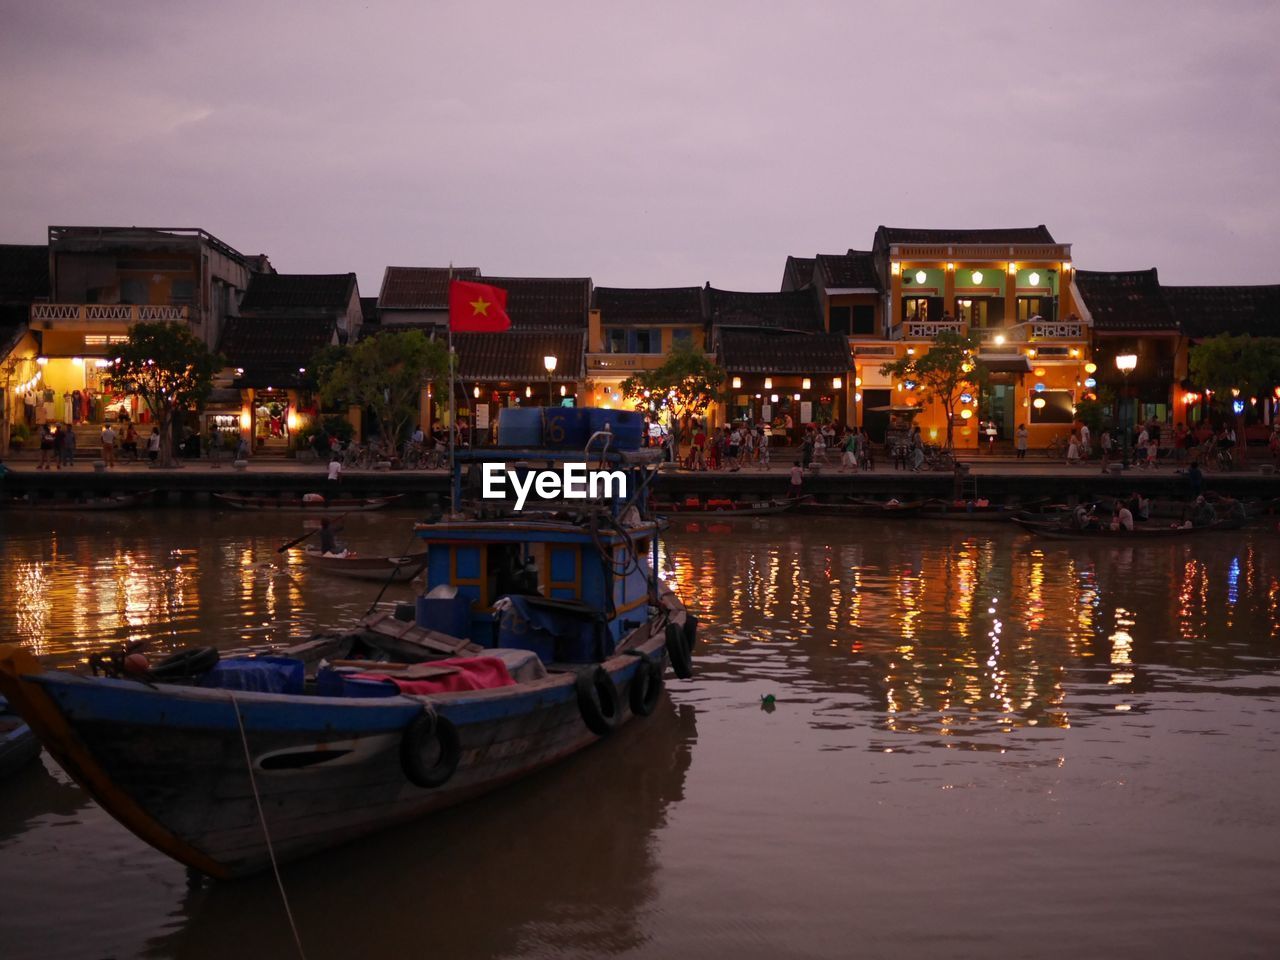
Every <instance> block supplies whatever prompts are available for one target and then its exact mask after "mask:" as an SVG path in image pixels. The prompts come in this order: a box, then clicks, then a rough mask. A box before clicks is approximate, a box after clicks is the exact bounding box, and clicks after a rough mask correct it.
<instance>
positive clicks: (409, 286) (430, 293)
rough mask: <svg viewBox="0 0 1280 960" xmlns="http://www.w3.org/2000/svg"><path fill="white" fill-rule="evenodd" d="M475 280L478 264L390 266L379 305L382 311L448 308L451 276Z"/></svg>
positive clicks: (385, 274) (383, 282) (458, 278)
mask: <svg viewBox="0 0 1280 960" xmlns="http://www.w3.org/2000/svg"><path fill="white" fill-rule="evenodd" d="M450 276H452V277H453V279H455V280H475V279H477V278H478V277H479V276H480V270H479V268H478V267H452V268H451V267H387V270H386V272H385V273H384V274H383V275H382V290H381V292H380V293H379V294H378V306H380V307H381V308H382V309H383V310H448V309H449V277H450Z"/></svg>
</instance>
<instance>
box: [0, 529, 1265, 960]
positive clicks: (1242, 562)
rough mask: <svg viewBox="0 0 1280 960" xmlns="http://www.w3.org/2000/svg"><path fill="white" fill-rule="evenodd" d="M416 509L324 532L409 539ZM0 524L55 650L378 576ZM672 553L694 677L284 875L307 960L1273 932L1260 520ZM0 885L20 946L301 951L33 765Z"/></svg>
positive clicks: (175, 533)
mask: <svg viewBox="0 0 1280 960" xmlns="http://www.w3.org/2000/svg"><path fill="white" fill-rule="evenodd" d="M409 519H410V517H408V516H407V515H405V514H400V515H380V514H366V515H360V516H353V517H350V518H348V521H347V531H346V534H347V537H348V539H349V540H350V541H351V543H352V544H353V545H354V546H356V547H359V548H364V549H368V550H371V551H380V552H389V553H399V552H403V551H404V550H405V549H406V548H407V547H408V546H409V545H410V539H409V535H408V521H409ZM0 522H2V523H3V534H4V540H3V554H4V560H3V566H2V567H0V597H2V598H3V600H2V601H0V641H10V640H18V641H20V642H23V643H27V644H30V645H31V647H32V648H33V649H34V650H36V651H37V652H38V653H40V654H41V655H44V656H46V657H47V658H49V660H50V661H51V662H54V663H73V662H76V661H77V660H79V659H82V658H83V657H85V656H86V655H87V654H88V653H89V652H91V651H94V650H97V649H100V648H102V647H103V646H105V645H107V644H110V643H114V642H117V641H119V640H122V639H131V638H149V639H151V640H153V641H154V643H155V645H156V647H155V648H156V649H158V650H162V649H164V648H165V646H166V645H169V644H172V645H178V646H181V645H184V644H189V643H195V642H201V643H216V644H218V645H221V646H232V645H240V644H242V643H244V642H245V641H253V642H258V641H263V640H279V641H285V640H289V639H294V638H301V637H305V636H307V635H309V634H310V632H311V631H312V630H313V629H314V628H315V627H316V626H317V625H321V624H330V623H337V622H340V621H342V620H344V619H349V618H352V617H355V616H358V615H359V614H360V613H362V612H363V611H364V610H365V609H366V608H367V606H368V605H369V603H370V601H371V599H372V597H373V594H374V593H375V592H376V589H377V588H376V586H375V587H372V588H371V587H370V586H369V585H368V584H361V583H352V582H347V581H343V580H338V579H333V578H331V577H329V576H325V575H322V574H318V573H314V572H312V571H310V570H308V569H306V568H305V567H303V566H302V565H300V563H299V562H298V561H297V559H296V557H290V556H289V555H285V556H284V557H283V558H282V557H281V556H280V555H279V554H277V553H276V550H275V547H276V546H277V545H278V544H279V543H281V542H282V541H284V540H286V539H288V538H290V537H291V536H295V535H297V534H298V533H300V532H301V528H300V526H299V524H300V521H299V520H298V519H296V518H292V519H291V518H284V517H264V516H259V515H245V514H234V513H228V512H204V511H193V512H180V511H178V510H169V511H163V512H157V513H154V514H141V515H131V514H99V515H92V516H76V517H69V516H55V517H50V516H49V515H30V516H24V515H21V514H17V515H15V514H13V513H12V512H10V513H8V514H7V515H5V516H4V517H3V520H2V521H0ZM51 528H52V529H51ZM663 575H664V576H665V577H666V578H667V580H668V581H669V582H670V583H672V584H673V586H675V587H676V589H677V590H678V591H679V592H680V593H681V595H682V596H683V597H684V599H685V600H686V602H687V603H688V604H689V605H690V606H691V607H692V608H693V609H695V610H696V611H697V612H698V613H699V615H700V616H701V618H702V620H703V628H702V632H701V643H700V644H699V649H698V656H697V662H696V666H697V675H696V677H695V679H693V680H691V681H687V682H682V681H675V680H672V681H670V683H669V685H668V690H669V692H670V696H669V698H668V700H667V701H666V702H664V704H663V706H662V708H661V709H659V710H658V711H657V713H655V715H654V716H652V717H650V718H648V719H645V720H640V721H637V722H634V723H632V724H630V725H629V726H628V727H627V728H625V729H624V730H622V731H620V732H619V733H618V734H617V735H615V736H614V737H613V738H611V739H610V741H608V742H606V743H602V744H599V745H597V746H596V747H593V748H591V749H589V750H587V751H585V752H583V753H581V754H579V755H578V756H576V757H574V758H571V759H569V760H567V761H565V762H563V763H561V764H559V765H558V766H556V767H554V768H552V769H550V770H547V771H545V772H543V773H541V774H539V775H537V776H535V777H533V778H530V779H528V780H525V781H522V782H520V783H517V784H515V785H513V786H511V787H508V788H505V789H503V790H501V791H498V792H496V793H493V794H490V795H489V796H487V797H485V798H483V799H481V800H480V801H478V802H476V803H474V804H472V805H470V806H468V807H467V808H466V809H463V810H453V811H449V812H446V813H445V814H443V815H440V816H437V817H436V818H434V819H431V820H428V821H423V822H419V823H416V824H412V825H410V826H407V827H401V828H397V829H395V830H393V831H390V832H386V833H383V834H380V835H377V836H375V837H372V838H370V839H367V840H365V841H363V842H361V843H359V844H356V845H352V846H347V847H344V848H340V849H337V850H333V851H331V852H329V853H326V854H322V855H320V856H318V857H314V858H312V859H310V860H307V861H304V862H300V863H296V864H292V865H289V866H287V867H286V868H285V869H284V871H283V873H284V884H285V887H286V889H287V892H288V895H289V898H290V902H291V905H292V909H293V914H294V917H295V919H296V921H297V925H298V928H299V930H300V933H301V937H302V941H303V946H304V948H305V951H306V955H307V956H308V957H311V958H321V957H356V956H361V957H384V956H397V957H405V956H428V955H429V956H434V957H440V958H449V960H455V958H459V960H467V958H482V957H485V958H487V957H502V958H530V957H557V958H558V957H581V958H593V957H644V958H649V957H652V958H665V957H709V958H720V957H726V958H729V957H731V958H756V957H759V958H769V960H776V958H779V957H788V958H789V957H805V958H817V957H852V956H858V957H892V958H915V957H921V958H925V957H928V958H932V957H941V956H949V957H991V956H1034V957H1064V958H1065V957H1070V958H1073V960H1074V958H1079V957H1096V956H1123V955H1130V956H1161V957H1205V956H1214V957H1245V956H1259V957H1271V956H1274V955H1275V950H1276V945H1277V944H1278V943H1280V909H1278V908H1277V902H1278V899H1280V866H1278V864H1280V826H1278V824H1280V789H1278V788H1280V755H1278V746H1280V540H1278V539H1277V537H1276V534H1275V533H1274V532H1273V531H1269V530H1265V529H1258V530H1246V531H1242V532H1239V533H1232V534H1209V535H1206V536H1203V537H1199V538H1196V539H1193V540H1190V541H1186V542H1169V541H1165V542H1161V543H1150V544H1143V545H1140V546H1137V547H1123V546H1120V547H1117V546H1112V545H1106V544H1099V545H1092V544H1088V543H1084V544H1073V543H1064V544H1056V543H1051V542H1045V541H1036V540H1033V539H1031V538H1030V537H1029V536H1027V535H1025V534H1021V533H1019V532H1018V531H1016V530H1012V529H1006V528H1003V527H1001V526H994V525H982V526H981V527H978V526H973V527H962V526H953V527H950V528H947V527H940V526H925V525H923V524H913V523H910V522H903V521H898V522H883V521H881V522H874V521H846V520H823V519H818V518H802V519H789V518H767V519H761V520H754V521H753V520H745V519H744V520H738V521H733V522H725V523H720V524H716V523H712V524H687V525H677V526H675V527H673V529H672V530H671V531H670V532H669V534H668V536H667V538H666V544H665V552H664V555H663ZM410 592H411V588H410V587H409V586H407V585H406V586H395V587H393V588H392V589H391V590H389V591H388V594H387V597H388V598H389V599H400V598H407V597H409V596H410ZM769 698H772V699H771V700H770V699H769ZM0 890H3V891H4V892H5V893H4V900H3V906H0V957H3V958H6V960H15V958H25V957H39V958H42V960H47V958H51V957H107V956H110V957H135V956H145V957H171V956H172V957H224V956H231V955H245V956H271V957H288V956H296V955H297V951H296V948H295V947H294V944H293V940H292V936H291V934H290V932H289V926H288V922H287V919H286V916H285V914H284V910H283V908H282V906H281V901H280V896H279V893H278V891H277V890H276V887H275V884H274V881H273V880H272V879H271V878H270V877H263V878H256V879H251V880H248V881H242V882H236V883H224V884H210V883H207V882H201V881H198V880H193V879H191V878H189V877H188V875H187V874H186V872H185V871H184V869H183V868H182V867H180V866H178V865H176V864H174V863H173V862H171V861H169V860H168V859H167V858H165V857H164V856H162V855H161V854H159V853H157V852H155V851H153V850H152V849H151V848H150V847H148V846H146V845H145V844H143V843H142V842H141V841H139V840H136V839H135V838H134V837H133V836H132V835H131V834H130V833H128V832H127V831H126V830H125V829H124V828H123V827H120V826H118V825H117V824H116V823H115V822H114V821H112V820H111V819H110V818H109V817H107V816H106V815H105V814H104V813H103V812H102V811H101V810H100V809H99V808H98V807H97V806H96V805H95V804H94V803H93V802H91V801H90V800H88V799H87V798H86V796H85V795H84V794H83V793H82V792H81V791H80V789H79V788H78V787H76V786H74V785H73V784H72V783H71V782H70V781H69V780H68V779H67V778H66V777H65V776H64V775H63V774H62V773H61V772H60V771H59V770H58V769H57V767H56V766H54V765H53V764H52V762H51V761H49V760H48V759H47V757H44V758H42V765H36V766H33V767H31V768H29V769H28V770H27V771H25V772H24V773H22V774H20V775H18V776H17V777H15V778H13V779H11V780H9V781H7V782H3V783H0Z"/></svg>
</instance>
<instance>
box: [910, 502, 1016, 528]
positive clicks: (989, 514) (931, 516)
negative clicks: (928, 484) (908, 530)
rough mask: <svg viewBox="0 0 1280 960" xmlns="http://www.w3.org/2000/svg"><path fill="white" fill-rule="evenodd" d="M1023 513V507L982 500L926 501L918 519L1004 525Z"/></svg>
mask: <svg viewBox="0 0 1280 960" xmlns="http://www.w3.org/2000/svg"><path fill="white" fill-rule="evenodd" d="M1025 511H1026V507H1025V506H1022V507H1014V506H1007V505H1005V504H1000V503H988V502H986V501H984V500H976V501H975V500H928V501H925V503H924V505H923V506H921V508H920V517H921V519H924V520H940V521H945V522H948V523H1006V522H1008V521H1009V520H1011V519H1013V518H1014V517H1015V516H1018V515H1020V514H1022V513H1024V512H1025Z"/></svg>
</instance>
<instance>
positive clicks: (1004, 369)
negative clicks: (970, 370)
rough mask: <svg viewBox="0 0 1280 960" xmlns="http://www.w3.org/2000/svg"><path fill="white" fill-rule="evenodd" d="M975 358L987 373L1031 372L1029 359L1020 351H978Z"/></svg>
mask: <svg viewBox="0 0 1280 960" xmlns="http://www.w3.org/2000/svg"><path fill="white" fill-rule="evenodd" d="M977 359H978V362H979V363H980V364H982V365H983V366H984V367H986V368H987V371H988V372H989V373H1030V372H1031V361H1030V360H1029V359H1028V358H1027V357H1024V356H1023V355H1022V354H1020V353H987V354H981V353H980V354H978V358H977Z"/></svg>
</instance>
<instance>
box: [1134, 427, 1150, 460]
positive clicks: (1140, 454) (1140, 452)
mask: <svg viewBox="0 0 1280 960" xmlns="http://www.w3.org/2000/svg"><path fill="white" fill-rule="evenodd" d="M1150 436H1151V435H1150V434H1149V433H1147V428H1146V427H1143V428H1142V432H1141V433H1139V434H1138V441H1137V442H1136V443H1135V444H1134V445H1133V452H1134V459H1135V460H1138V461H1139V462H1138V466H1139V467H1140V468H1142V469H1143V470H1145V469H1146V468H1147V466H1148V464H1147V440H1149V439H1150Z"/></svg>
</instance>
